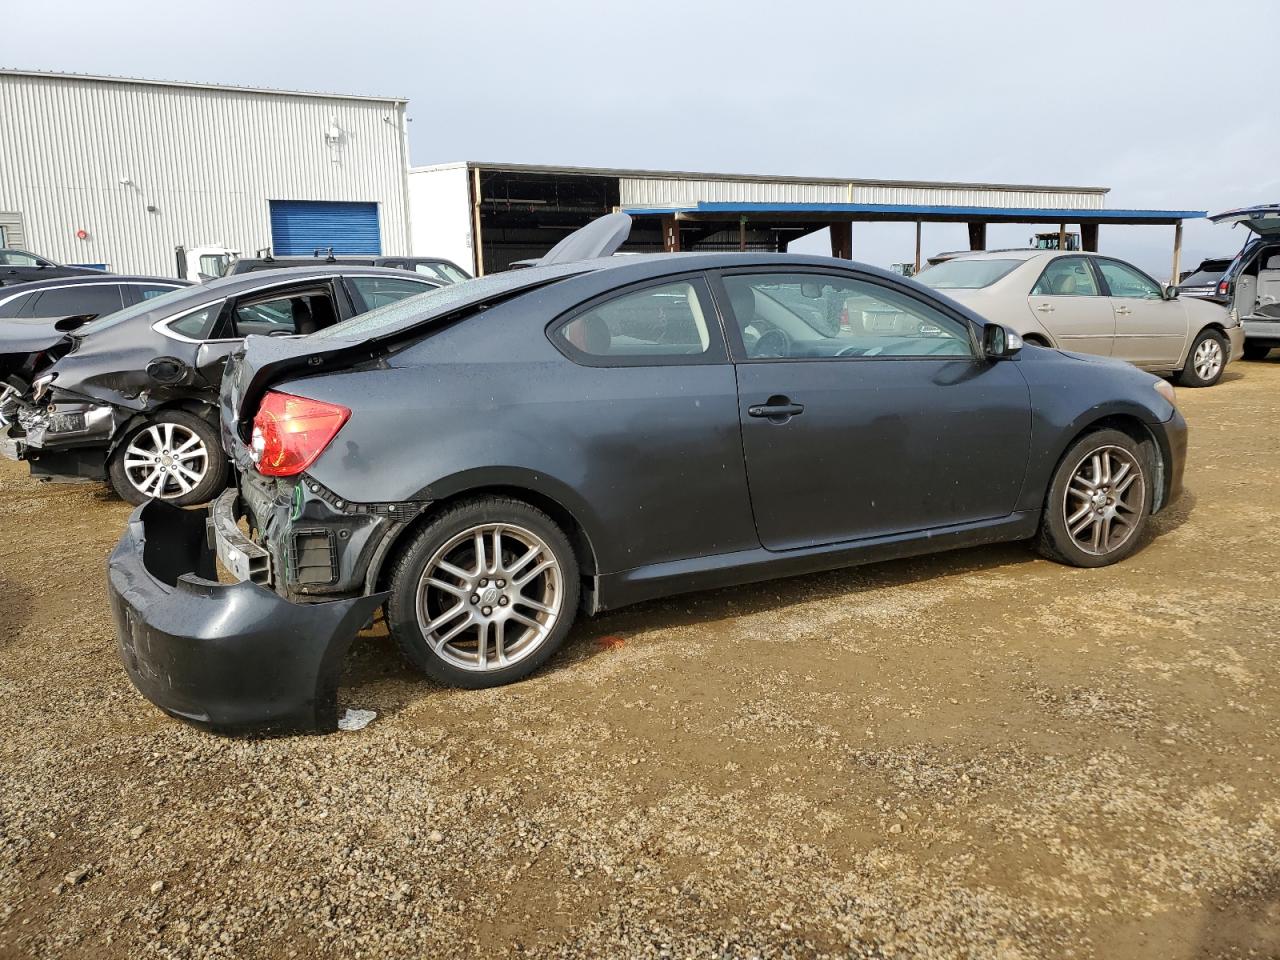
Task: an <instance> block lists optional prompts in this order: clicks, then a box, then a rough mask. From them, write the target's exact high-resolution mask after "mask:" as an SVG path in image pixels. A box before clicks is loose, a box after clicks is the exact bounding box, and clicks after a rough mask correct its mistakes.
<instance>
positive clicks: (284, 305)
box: [233, 291, 337, 337]
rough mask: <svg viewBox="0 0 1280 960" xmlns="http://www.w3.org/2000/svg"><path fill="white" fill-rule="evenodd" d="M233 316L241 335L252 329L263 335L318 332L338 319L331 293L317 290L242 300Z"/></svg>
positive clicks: (246, 334)
mask: <svg viewBox="0 0 1280 960" xmlns="http://www.w3.org/2000/svg"><path fill="white" fill-rule="evenodd" d="M233 318H234V322H235V332H236V336H237V337H247V336H248V335H249V334H251V333H253V334H259V335H263V336H272V335H275V336H286V335H290V334H294V333H300V334H309V333H315V332H316V331H317V330H319V329H321V328H323V327H328V326H332V325H333V323H334V322H335V321H336V320H337V317H336V315H335V314H334V310H333V301H332V300H331V299H330V298H329V296H328V295H327V294H323V293H317V292H315V291H309V292H306V293H302V292H299V293H294V294H290V295H288V296H277V297H273V298H271V299H268V300H256V301H252V302H249V303H240V304H237V306H236V308H235V311H234V314H233Z"/></svg>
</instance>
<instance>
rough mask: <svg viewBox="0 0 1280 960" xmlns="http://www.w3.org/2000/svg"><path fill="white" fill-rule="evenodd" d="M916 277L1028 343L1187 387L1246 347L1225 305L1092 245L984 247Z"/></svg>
mask: <svg viewBox="0 0 1280 960" xmlns="http://www.w3.org/2000/svg"><path fill="white" fill-rule="evenodd" d="M916 279H917V280H919V281H920V282H921V283H923V284H925V285H926V286H929V287H932V288H933V289H934V290H937V291H939V292H941V293H944V294H946V295H947V296H948V297H951V298H952V299H953V300H956V301H958V302H959V303H962V304H964V305H965V306H966V307H968V308H969V309H971V310H974V311H976V312H977V313H980V314H982V315H983V316H984V317H987V318H988V319H991V320H995V321H997V322H998V323H1002V324H1004V325H1005V326H1007V327H1010V328H1012V329H1013V330H1015V331H1017V332H1018V333H1019V334H1020V335H1021V336H1022V338H1023V339H1024V340H1025V341H1027V342H1028V343H1033V344H1038V345H1040V346H1047V347H1058V348H1060V349H1062V350H1074V351H1077V352H1079V353H1093V354H1099V355H1101V356H1104V357H1116V358H1118V359H1121V360H1128V361H1129V362H1130V363H1133V364H1135V365H1137V366H1139V367H1142V368H1143V369H1144V370H1150V371H1151V372H1152V373H1161V374H1176V375H1177V376H1178V382H1179V383H1182V384H1184V385H1186V386H1189V387H1208V386H1212V385H1213V384H1215V383H1217V382H1218V381H1219V380H1220V379H1221V378H1222V374H1223V372H1224V371H1225V370H1226V368H1227V363H1228V362H1230V361H1232V360H1237V359H1239V358H1240V356H1241V355H1242V354H1243V352H1244V331H1243V330H1242V328H1241V327H1240V323H1239V321H1238V320H1233V319H1232V318H1231V317H1230V315H1229V313H1228V311H1227V309H1226V307H1223V306H1219V305H1218V304H1216V303H1211V302H1208V301H1205V300H1195V299H1186V300H1180V299H1179V298H1178V293H1177V288H1176V287H1172V288H1166V287H1164V286H1162V285H1161V284H1159V283H1157V282H1156V281H1155V280H1152V279H1151V278H1150V277H1149V276H1147V275H1146V274H1145V273H1143V272H1142V271H1141V270H1139V269H1138V268H1137V267H1135V266H1133V265H1132V264H1128V263H1125V262H1124V261H1122V260H1116V259H1115V258H1113V257H1104V256H1100V255H1099V254H1096V253H1082V252H1079V251H1062V252H1059V251H1057V250H992V251H989V252H985V253H972V254H967V255H962V256H958V257H954V258H952V259H950V260H946V261H943V262H942V263H939V264H938V265H937V266H933V267H930V268H929V269H927V270H924V271H922V272H921V273H920V274H919V275H918V276H917V277H916Z"/></svg>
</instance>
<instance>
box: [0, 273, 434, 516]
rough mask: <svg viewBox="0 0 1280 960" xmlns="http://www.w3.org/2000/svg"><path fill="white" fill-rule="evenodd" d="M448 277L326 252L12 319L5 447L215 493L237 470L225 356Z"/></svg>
mask: <svg viewBox="0 0 1280 960" xmlns="http://www.w3.org/2000/svg"><path fill="white" fill-rule="evenodd" d="M169 283H170V285H171V286H175V287H176V286H178V285H179V284H183V283H184V281H177V280H175V281H169ZM439 288H440V284H439V283H437V282H436V281H433V280H430V279H428V278H426V277H418V276H412V275H408V274H405V273H404V272H403V271H398V270H380V269H378V268H375V267H351V268H342V267H333V266H325V265H321V266H308V267H304V268H299V269H294V270H278V271H271V272H264V273H256V274H251V275H249V276H242V277H228V278H225V279H222V280H216V281H212V282H210V283H206V284H201V285H198V286H183V287H181V288H180V289H174V290H172V291H170V292H169V293H165V294H162V295H160V296H156V297H154V298H152V299H143V300H140V301H139V302H137V303H134V304H133V305H132V306H130V307H127V308H125V309H123V310H117V311H116V312H114V313H110V314H108V315H106V316H103V317H100V318H98V319H97V320H93V321H91V322H89V323H83V322H82V319H81V318H72V319H59V320H21V319H20V320H11V321H7V322H4V321H0V384H2V386H0V441H3V442H0V452H3V453H5V454H6V455H8V456H10V457H12V458H15V459H21V460H25V461H27V463H28V464H29V465H30V468H31V474H32V476H35V477H39V478H42V479H56V480H85V479H87V480H108V481H109V482H110V484H111V486H112V487H113V488H114V489H115V491H116V493H117V494H119V495H120V496H121V497H123V498H124V499H125V500H128V501H129V502H131V503H142V502H144V501H146V500H148V499H151V498H156V499H160V500H167V501H170V502H172V503H175V504H178V505H181V506H188V505H192V504H200V503H207V502H208V501H209V500H211V499H212V498H213V497H214V496H215V495H216V494H217V493H218V491H220V490H221V489H223V487H225V486H226V482H227V460H226V457H225V456H224V455H223V453H222V450H221V444H220V442H219V439H218V429H217V414H216V404H217V396H218V385H219V382H220V380H221V377H222V365H223V363H224V362H225V361H226V358H227V355H228V354H229V353H231V351H232V350H234V349H235V348H236V347H237V346H239V344H240V343H241V341H242V340H243V338H244V337H245V336H247V335H249V334H260V335H266V336H270V337H293V336H297V335H305V334H308V333H313V332H315V331H316V330H320V329H323V328H324V327H327V326H330V325H332V324H334V323H337V322H338V321H341V320H346V319H349V318H351V317H354V316H357V315H359V314H361V313H364V312H365V311H367V310H370V309H372V308H375V307H379V306H383V305H385V304H388V303H394V302H396V301H398V300H401V299H404V298H405V297H410V296H415V295H417V294H420V293H424V292H428V291H433V290H437V289H439Z"/></svg>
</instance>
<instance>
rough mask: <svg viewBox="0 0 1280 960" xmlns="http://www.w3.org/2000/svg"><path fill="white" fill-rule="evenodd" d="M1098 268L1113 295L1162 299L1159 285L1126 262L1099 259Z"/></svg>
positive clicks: (1140, 298) (1142, 298)
mask: <svg viewBox="0 0 1280 960" xmlns="http://www.w3.org/2000/svg"><path fill="white" fill-rule="evenodd" d="M1098 269H1099V270H1101V271H1102V278H1103V279H1104V280H1106V282H1107V289H1108V290H1109V291H1110V292H1111V296H1113V297H1134V298H1136V299H1139V300H1160V299H1163V297H1162V294H1161V290H1160V285H1159V284H1157V283H1156V282H1155V281H1154V280H1152V279H1151V278H1150V277H1147V276H1146V275H1144V274H1142V273H1139V272H1138V271H1137V270H1135V269H1134V268H1133V267H1131V266H1129V265H1128V264H1124V263H1120V262H1119V261H1118V260H1099V261H1098Z"/></svg>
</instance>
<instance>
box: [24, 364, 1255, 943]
mask: <svg viewBox="0 0 1280 960" xmlns="http://www.w3.org/2000/svg"><path fill="white" fill-rule="evenodd" d="M1179 398H1180V402H1181V404H1182V406H1183V409H1184V411H1185V412H1186V415H1187V419H1188V420H1189V421H1190V423H1191V427H1192V451H1191V460H1190V464H1189V468H1188V473H1187V485H1188V493H1187V495H1186V496H1185V497H1184V498H1183V500H1182V501H1181V502H1179V503H1178V504H1177V505H1176V506H1175V507H1174V508H1173V509H1171V510H1170V511H1168V512H1167V513H1166V514H1164V515H1162V516H1161V517H1160V518H1159V520H1158V522H1157V523H1156V524H1155V536H1154V537H1153V538H1152V539H1151V540H1150V542H1149V543H1148V544H1147V545H1146V546H1145V548H1144V549H1143V550H1142V551H1141V552H1140V553H1139V554H1138V555H1137V556H1135V557H1134V558H1132V559H1131V560H1129V561H1128V562H1127V563H1124V564H1122V565H1121V566H1119V567H1113V568H1111V569H1107V570H1099V571H1085V570H1073V569H1068V568H1065V567H1060V566H1055V565H1054V564H1051V563H1048V562H1046V561H1043V560H1040V559H1037V558H1035V557H1034V556H1033V555H1032V554H1031V553H1030V551H1029V550H1027V549H1024V548H1023V547H1021V546H1017V545H1015V546H1009V547H1000V548H990V549H982V550H974V551H968V552H962V553H956V554H949V555H943V556H938V557H933V558H929V559H925V560H918V561H910V562H899V563H892V564H885V565H881V566H876V567H867V568H862V569H859V570H852V571H842V572H837V573H831V574H827V575H822V576H816V577H808V578H801V579H795V580H788V581H782V582H777V583H772V584H766V585H762V586H754V587H747V588H742V589H737V590H728V591H722V592H719V593H713V594H702V595H696V596H693V597H689V598H679V599H676V600H674V601H671V602H664V603H653V604H648V605H645V606H643V607H638V608H635V609H632V610H627V611H622V612H619V613H616V614H613V615H609V616H605V617H601V618H599V619H596V620H593V621H589V622H585V623H582V624H580V625H579V626H578V627H577V628H576V630H575V632H574V634H573V635H572V637H571V639H570V642H569V644H568V647H567V648H566V650H565V651H564V652H563V653H562V654H561V656H560V657H559V658H558V660H557V661H556V662H555V663H554V666H553V668H552V669H549V670H547V671H545V672H544V673H542V674H541V675H539V676H537V677H535V678H534V679H532V680H529V681H526V682H525V683H522V684H519V685H517V686H514V687H508V688H506V689H502V690H495V691H487V692H455V691H449V690H443V689H439V688H435V687H433V686H431V685H429V684H428V683H426V682H425V681H421V680H419V679H418V678H417V677H416V676H415V675H414V674H412V673H411V672H410V671H409V670H408V669H407V668H406V667H405V666H404V665H402V663H401V662H400V661H399V660H398V659H397V657H396V655H395V653H394V650H393V649H392V647H391V645H390V643H389V642H388V641H387V639H386V637H385V635H382V634H381V632H380V631H379V630H376V629H375V630H374V631H373V632H372V633H371V634H370V635H369V636H368V637H367V638H365V639H364V640H363V641H362V642H360V643H359V644H358V646H357V648H356V649H355V650H354V651H353V653H352V655H351V658H350V663H349V673H348V676H347V680H346V683H345V686H344V688H343V692H342V697H343V702H344V704H345V705H348V706H354V707H362V708H373V709H375V710H377V711H378V719H377V720H375V721H374V722H373V724H371V725H370V726H369V727H367V728H366V729H364V730H362V731H359V732H354V733H342V734H335V735H333V736H329V737H310V738H296V739H278V740H271V741H266V742H247V741H231V740H225V739H219V738H216V737H213V736H210V735H207V734H204V733H201V732H199V731H196V730H193V729H190V728H188V727H186V726H183V725H182V724H180V723H177V722H175V721H172V720H169V719H167V718H165V717H164V716H162V715H161V714H160V713H159V712H157V711H156V710H154V709H153V708H152V707H151V706H150V705H148V704H147V703H146V702H145V701H143V700H142V699H141V697H140V696H138V695H137V694H136V693H135V692H134V691H133V689H132V688H131V687H130V685H129V683H128V681H127V680H126V678H125V675H124V673H123V672H122V670H121V668H120V666H119V664H118V663H117V661H116V656H115V651H114V648H113V637H112V630H111V623H110V618H109V615H108V610H107V604H106V598H105V595H104V588H103V580H104V560H105V557H106V555H107V553H108V552H109V550H110V548H111V546H112V544H113V543H114V541H115V539H116V537H117V535H118V533H119V529H120V527H121V524H122V522H123V520H124V518H125V516H126V515H127V513H128V509H127V507H126V506H125V505H123V504H122V503H120V502H118V501H113V500H111V499H109V498H108V497H107V496H106V495H105V493H103V492H102V491H101V490H99V489H98V488H97V487H93V486H81V487H54V486H40V485H37V484H36V483H34V482H33V481H31V480H30V479H28V478H27V477H26V475H25V473H26V471H25V468H24V467H22V466H19V465H15V464H10V463H2V464H0V623H2V624H3V627H2V628H0V787H2V790H0V956H4V957H41V958H44V957H122V958H123V957H196V956H223V957H271V958H277V957H294V956H299V957H311V956H335V957H337V956H341V957H356V956H363V957H443V956H476V957H488V956H501V955H521V956H539V957H578V956H591V957H601V956H616V957H631V956H659V957H667V956H671V957H694V956H697V957H704V956H705V957H712V956H722V957H740V956H742V957H746V956H757V955H760V956H784V957H785V956H796V957H802V956H815V955H852V956H865V957H877V958H880V957H915V956H938V957H953V956H963V957H983V958H989V957H1000V958H1032V957H1077V958H1103V957H1105V958H1108V960H1111V958H1121V957H1154V958H1160V960H1175V958H1190V957H1218V956H1224V957H1227V956H1230V957H1235V956H1239V957H1246V956H1248V957H1264V956H1265V957H1274V956H1280V834H1278V833H1277V831H1278V830H1280V787H1278V786H1277V783H1276V776H1277V772H1280V728H1278V727H1277V723H1276V720H1277V716H1280V686H1278V685H1277V679H1278V678H1280V665H1278V664H1277V654H1278V653H1280V586H1278V579H1280V578H1278V575H1277V569H1278V567H1280V538H1278V537H1277V533H1278V532H1280V531H1278V526H1277V525H1278V520H1280V362H1277V361H1274V360H1273V361H1272V362H1270V363H1268V364H1239V365H1237V366H1234V367H1233V368H1232V370H1231V371H1230V372H1229V373H1228V375H1227V380H1226V381H1224V383H1223V384H1222V385H1220V386H1218V387H1216V388H1213V389H1210V390H1202V391H1194V390H1181V391H1179Z"/></svg>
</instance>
